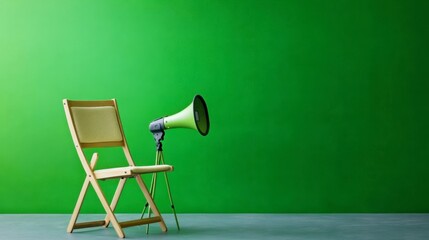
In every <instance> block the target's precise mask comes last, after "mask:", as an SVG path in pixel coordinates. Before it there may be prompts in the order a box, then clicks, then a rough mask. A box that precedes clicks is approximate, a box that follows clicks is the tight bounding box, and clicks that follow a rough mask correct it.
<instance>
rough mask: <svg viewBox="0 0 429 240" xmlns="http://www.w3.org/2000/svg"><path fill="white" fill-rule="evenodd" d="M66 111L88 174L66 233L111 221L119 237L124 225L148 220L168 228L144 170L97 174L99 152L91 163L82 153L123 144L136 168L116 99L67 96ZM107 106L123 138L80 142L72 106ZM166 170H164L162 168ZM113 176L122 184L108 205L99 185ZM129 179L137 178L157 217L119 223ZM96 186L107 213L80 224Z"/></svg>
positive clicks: (128, 225) (80, 156)
mask: <svg viewBox="0 0 429 240" xmlns="http://www.w3.org/2000/svg"><path fill="white" fill-rule="evenodd" d="M63 105H64V110H65V113H66V118H67V122H68V126H69V128H70V132H71V135H72V139H73V142H74V145H75V148H76V151H77V154H78V156H79V159H80V161H81V163H82V166H83V168H84V170H85V173H86V178H85V181H84V183H83V185H82V189H81V191H80V194H79V197H78V200H77V203H76V205H75V207H74V210H73V214H72V216H71V219H70V222H69V224H68V227H67V232H68V233H72V232H73V230H75V229H81V228H88V227H98V226H104V227H108V226H109V224H110V223H111V224H112V226H113V228H114V229H115V231H116V233H117V235H118V236H119V237H120V238H124V237H125V234H124V231H123V230H122V228H126V227H132V226H138V225H144V224H149V223H156V222H159V224H160V227H161V230H162V231H163V232H166V231H167V226H166V225H165V222H164V219H163V218H162V216H161V214H160V212H159V210H158V208H157V206H156V204H155V202H154V200H153V198H152V196H151V194H150V193H149V191H148V188H147V187H146V185H145V183H144V182H143V179H142V177H141V174H142V173H137V174H135V173H132V172H131V171H124V172H123V174H118V172H117V171H116V172H114V173H113V174H110V175H109V174H103V175H100V174H99V175H97V173H96V171H95V165H96V163H97V160H98V153H94V154H93V155H92V157H91V161H90V163H88V160H87V158H86V156H85V154H84V152H83V149H84V148H96V147H97V148H98V147H122V149H123V152H124V154H125V157H126V160H127V162H128V165H129V166H130V167H135V166H136V165H135V163H134V161H133V159H132V157H131V154H130V151H129V149H128V145H127V142H126V139H125V135H124V132H123V128H122V123H121V120H120V117H119V112H118V107H117V103H116V99H112V100H101V101H72V100H68V99H64V100H63ZM104 106H112V107H114V108H115V112H116V117H117V120H118V125H119V128H120V131H121V134H122V141H118V142H96V143H81V142H80V141H79V138H78V135H77V131H76V127H75V123H74V120H73V115H72V113H71V108H72V107H104ZM161 171H164V172H165V170H161ZM153 172H155V171H152V172H150V171H148V172H145V173H153ZM111 178H119V183H118V186H117V188H116V191H115V193H114V195H113V199H112V201H111V203H110V205H109V203H108V201H107V200H106V197H105V195H104V193H103V191H102V189H101V187H100V184H99V182H98V181H99V180H104V179H111ZM128 178H135V179H136V181H137V184H138V186H139V187H140V189H141V191H142V193H143V195H144V197H145V198H146V200H147V202H148V203H149V205H150V208H151V209H152V210H153V213H154V216H153V217H149V218H144V219H137V220H131V221H125V222H119V221H118V219H117V218H116V216H115V213H114V211H115V208H116V205H117V203H118V201H119V198H120V196H121V192H122V190H123V188H124V185H125V183H126V181H127V179H128ZM90 184H91V186H92V187H93V188H94V190H95V192H96V194H97V196H98V198H99V200H100V202H101V204H102V206H103V208H104V210H105V211H106V216H105V218H104V220H99V221H90V222H80V223H77V218H78V216H79V212H80V210H81V207H82V204H83V201H84V199H85V195H86V192H87V190H88V187H89V185H90Z"/></svg>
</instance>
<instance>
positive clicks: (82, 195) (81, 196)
mask: <svg viewBox="0 0 429 240" xmlns="http://www.w3.org/2000/svg"><path fill="white" fill-rule="evenodd" d="M88 187H89V178H88V177H86V178H85V181H84V182H83V185H82V189H81V190H80V194H79V197H78V199H77V203H76V206H75V207H74V210H73V214H72V217H71V219H70V222H69V225H68V226H67V232H68V233H72V232H73V229H74V225H75V224H76V220H77V217H78V216H79V212H80V209H81V207H82V203H83V200H84V199H85V195H86V192H87V190H88Z"/></svg>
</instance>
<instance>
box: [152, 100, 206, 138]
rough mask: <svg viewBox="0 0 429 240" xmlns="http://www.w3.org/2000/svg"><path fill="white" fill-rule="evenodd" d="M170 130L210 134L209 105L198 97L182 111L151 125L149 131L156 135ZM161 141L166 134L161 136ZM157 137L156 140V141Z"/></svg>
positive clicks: (159, 119)
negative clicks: (187, 129)
mask: <svg viewBox="0 0 429 240" xmlns="http://www.w3.org/2000/svg"><path fill="white" fill-rule="evenodd" d="M170 128H190V129H195V130H197V131H198V132H199V133H200V134H201V135H203V136H206V135H207V134H208V133H209V129H210V121H209V112H208V110H207V104H206V102H205V101H204V99H203V97H201V96H200V95H196V96H195V97H194V99H193V101H192V102H191V104H190V105H189V106H188V107H186V108H185V109H183V110H182V111H180V112H178V113H176V114H174V115H171V116H166V117H162V118H158V119H156V120H154V121H152V122H151V123H150V124H149V130H150V131H151V132H152V133H153V134H154V136H155V134H159V133H161V132H162V133H163V132H164V130H167V129H170ZM159 137H161V140H162V139H163V137H164V134H162V135H159V136H158V138H159ZM156 138H157V137H156V136H155V140H156Z"/></svg>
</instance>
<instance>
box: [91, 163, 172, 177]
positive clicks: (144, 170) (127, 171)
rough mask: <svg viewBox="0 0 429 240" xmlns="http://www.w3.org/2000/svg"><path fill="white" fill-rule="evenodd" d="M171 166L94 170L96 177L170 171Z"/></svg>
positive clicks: (129, 175)
mask: <svg viewBox="0 0 429 240" xmlns="http://www.w3.org/2000/svg"><path fill="white" fill-rule="evenodd" d="M171 171H173V166H170V165H152V166H129V167H119V168H107V169H101V170H96V171H94V174H95V178H96V179H107V178H119V177H131V176H134V175H137V174H144V173H155V172H171Z"/></svg>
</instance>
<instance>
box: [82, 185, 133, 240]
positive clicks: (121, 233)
mask: <svg viewBox="0 0 429 240" xmlns="http://www.w3.org/2000/svg"><path fill="white" fill-rule="evenodd" d="M90 182H91V184H92V186H93V187H94V190H95V193H96V194H97V196H98V199H100V202H101V204H102V205H103V208H104V210H105V211H106V214H107V218H108V219H109V220H110V222H111V223H112V226H113V228H114V229H115V231H116V234H118V237H120V238H124V237H125V234H124V231H122V228H121V226H120V225H119V223H118V220H117V219H116V216H115V214H114V213H113V211H112V209H111V208H110V206H109V203H108V202H107V200H106V197H105V196H104V193H103V191H102V190H101V188H100V185H99V184H98V182H97V180H96V179H94V178H90Z"/></svg>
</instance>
